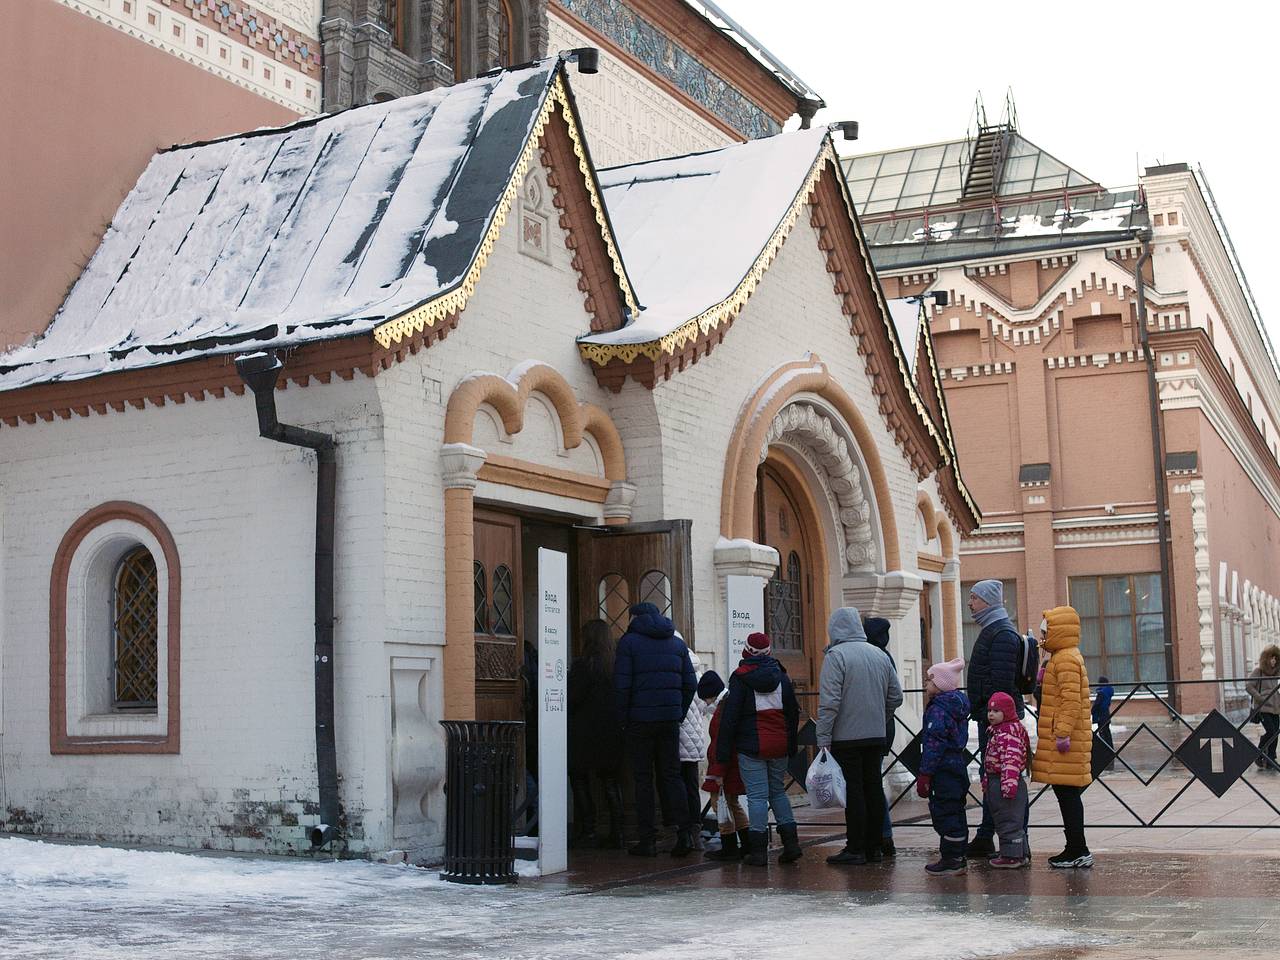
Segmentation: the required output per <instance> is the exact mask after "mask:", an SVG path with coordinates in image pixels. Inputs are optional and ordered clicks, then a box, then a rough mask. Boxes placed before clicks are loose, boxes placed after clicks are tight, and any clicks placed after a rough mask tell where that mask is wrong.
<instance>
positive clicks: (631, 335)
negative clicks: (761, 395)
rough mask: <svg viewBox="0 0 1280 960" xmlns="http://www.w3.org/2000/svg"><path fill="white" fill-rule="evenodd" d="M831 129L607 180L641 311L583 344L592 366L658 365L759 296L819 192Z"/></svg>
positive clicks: (611, 172) (618, 173)
mask: <svg viewBox="0 0 1280 960" xmlns="http://www.w3.org/2000/svg"><path fill="white" fill-rule="evenodd" d="M826 141H827V131H826V128H821V129H814V130H804V131H798V132H796V133H788V134H780V135H778V136H775V137H767V138H764V139H761V140H751V141H748V142H746V143H743V144H736V145H734V146H732V147H725V148H722V149H720V150H711V151H708V152H705V153H695V154H691V155H688V156H682V157H672V158H669V159H666V160H655V161H651V162H648V163H634V164H628V165H626V166H621V167H613V168H611V169H607V170H602V171H600V173H599V178H600V186H601V188H602V189H603V191H604V198H605V205H606V206H607V207H608V208H609V216H610V219H611V220H612V221H613V226H614V230H615V231H616V234H617V237H618V243H619V244H620V245H621V246H622V249H623V251H625V257H626V261H627V265H628V269H629V271H630V273H631V276H632V277H633V278H634V281H635V284H636V289H637V291H638V292H639V295H640V299H641V301H642V302H643V303H644V305H645V306H644V310H643V311H642V312H641V313H640V314H639V315H638V316H636V317H634V318H633V319H632V321H631V322H630V323H628V324H627V325H626V326H624V327H622V328H621V329H619V330H613V331H609V332H607V333H598V334H591V335H589V336H585V337H582V338H581V339H580V341H579V342H580V343H581V345H582V351H583V353H584V354H585V355H586V356H587V358H588V359H592V360H595V361H596V362H607V360H608V359H609V358H611V357H614V356H620V357H623V358H628V359H630V358H634V357H635V356H637V355H643V356H647V357H649V358H650V359H657V357H658V356H659V355H660V354H661V353H663V352H668V353H670V352H671V351H672V349H674V347H675V346H676V345H677V344H679V345H683V343H684V342H685V341H686V340H687V339H688V338H689V337H692V336H696V335H697V334H698V332H699V330H700V329H701V330H703V332H705V330H706V329H708V328H709V327H712V326H717V325H719V323H720V322H721V321H722V320H723V319H724V318H725V317H726V316H727V315H728V314H729V313H730V312H736V310H737V308H739V307H741V305H742V303H744V302H745V301H746V299H747V297H749V296H750V295H751V293H752V291H754V289H755V284H756V282H758V280H759V272H760V270H761V269H763V266H767V264H768V262H770V261H771V260H772V259H773V256H774V255H775V254H776V253H777V250H778V248H779V247H780V246H781V245H782V241H783V240H784V239H785V238H786V236H787V233H788V232H789V231H790V229H791V227H792V225H793V224H794V223H795V220H796V218H797V216H798V215H799V212H800V209H801V208H802V207H803V205H804V202H805V200H806V198H807V196H808V194H809V192H810V191H811V190H812V187H813V179H814V177H816V175H817V171H818V167H819V161H820V158H821V155H822V152H823V147H824V144H825V143H826Z"/></svg>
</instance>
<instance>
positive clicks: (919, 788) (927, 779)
mask: <svg viewBox="0 0 1280 960" xmlns="http://www.w3.org/2000/svg"><path fill="white" fill-rule="evenodd" d="M932 785H933V774H930V773H922V774H920V776H918V777H916V796H917V797H923V798H924V799H926V800H927V799H928V798H929V787H930V786H932Z"/></svg>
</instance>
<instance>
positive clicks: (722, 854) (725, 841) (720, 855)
mask: <svg viewBox="0 0 1280 960" xmlns="http://www.w3.org/2000/svg"><path fill="white" fill-rule="evenodd" d="M703 856H704V857H706V859H708V860H732V861H735V862H736V861H738V860H741V859H742V851H740V850H739V849H738V835H737V834H736V833H722V834H720V849H719V850H708V851H707V852H706V853H704V854H703Z"/></svg>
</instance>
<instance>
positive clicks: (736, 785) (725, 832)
mask: <svg viewBox="0 0 1280 960" xmlns="http://www.w3.org/2000/svg"><path fill="white" fill-rule="evenodd" d="M724 689H725V687H724V681H723V680H721V679H720V674H718V673H716V672H715V671H714V670H708V671H707V672H706V673H704V674H703V675H702V679H701V680H699V681H698V698H699V699H700V700H702V701H703V702H705V703H707V704H708V705H714V708H715V712H714V713H712V714H711V745H710V747H708V749H707V778H706V779H705V780H704V781H703V782H702V789H703V790H705V791H707V793H709V794H710V795H711V799H712V800H713V801H714V802H715V804H716V821H717V823H718V824H719V827H720V849H719V850H708V851H707V852H706V853H705V854H703V856H704V857H706V858H707V859H708V860H726V861H732V862H737V861H738V860H741V859H742V858H743V857H745V856H746V855H747V835H748V833H749V832H750V830H751V824H750V821H749V820H748V819H747V812H746V811H745V810H743V809H742V797H743V795H744V794H745V793H746V792H747V788H746V787H745V786H744V785H743V783H742V776H741V775H740V774H739V773H738V758H737V757H736V756H735V757H730V758H729V759H728V760H724V761H720V760H717V759H716V741H717V738H718V737H719V736H720V717H721V715H722V714H723V712H724V697H723V696H722V694H723V693H724ZM721 801H723V803H724V807H725V809H726V810H727V812H728V817H725V818H724V819H721V818H722V817H723V814H722V813H721V812H720V804H721Z"/></svg>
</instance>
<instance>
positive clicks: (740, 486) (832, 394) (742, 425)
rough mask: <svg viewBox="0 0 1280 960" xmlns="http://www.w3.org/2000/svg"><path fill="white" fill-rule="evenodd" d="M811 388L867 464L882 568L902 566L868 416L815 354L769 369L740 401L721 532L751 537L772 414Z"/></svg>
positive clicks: (724, 490) (728, 458) (895, 526)
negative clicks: (760, 459) (760, 458)
mask: <svg viewBox="0 0 1280 960" xmlns="http://www.w3.org/2000/svg"><path fill="white" fill-rule="evenodd" d="M802 393H809V394H813V395H814V396H817V397H819V398H821V399H822V400H823V401H825V402H826V403H827V404H829V405H830V406H831V407H832V408H833V410H834V411H835V412H836V414H837V415H838V416H839V417H840V419H841V420H843V421H844V424H845V425H846V426H847V428H848V429H849V432H850V434H851V435H852V437H853V441H854V444H855V445H856V446H857V449H858V453H859V454H860V455H861V457H862V460H863V462H864V463H865V465H866V469H867V474H868V480H869V481H870V485H871V490H872V493H873V497H874V501H875V507H876V508H877V514H878V520H879V527H880V533H881V537H882V540H883V545H884V548H883V555H882V557H881V561H882V564H883V566H884V569H885V570H897V569H899V568H900V567H901V552H900V548H899V543H898V524H897V518H896V516H895V514H894V510H893V498H892V496H891V491H890V488H889V481H888V478H887V477H886V475H885V471H884V463H883V462H882V461H881V459H880V450H879V448H878V447H877V446H876V442H875V437H874V436H873V435H872V433H871V429H870V427H869V426H868V425H867V421H866V418H864V417H863V415H862V412H861V411H860V410H858V407H857V405H856V404H855V403H854V402H853V398H852V397H850V396H849V394H848V393H846V392H845V390H844V389H843V388H842V387H841V386H840V385H839V384H838V383H837V382H836V381H835V379H834V378H833V377H832V376H831V374H830V372H829V371H828V370H827V367H826V364H824V363H823V362H822V361H821V360H820V359H819V358H818V357H817V356H815V355H813V354H810V355H809V357H808V358H807V359H805V360H798V361H793V362H791V363H785V364H782V365H780V366H778V367H776V368H775V369H774V370H772V371H771V372H770V373H769V374H768V375H766V376H765V378H764V379H763V380H762V381H761V382H760V384H759V386H758V387H757V388H756V390H755V392H754V393H753V394H752V395H751V397H750V398H748V400H747V402H746V403H745V404H743V407H742V411H741V413H740V415H739V417H738V422H737V424H736V425H735V427H734V430H733V434H732V436H731V437H730V440H729V446H728V450H727V455H726V461H725V473H724V481H723V485H722V489H721V496H720V532H721V534H722V535H723V536H725V537H727V538H729V539H750V538H751V535H752V531H753V522H754V518H753V515H752V514H753V507H754V502H755V487H756V464H757V462H758V455H759V453H760V451H761V450H762V449H765V448H766V446H767V444H766V440H767V438H768V435H769V431H770V428H771V427H772V425H773V422H774V420H775V418H776V417H777V416H778V414H779V413H780V412H781V411H782V409H783V408H784V407H786V406H787V405H788V404H789V403H790V402H791V401H792V400H793V399H794V398H795V397H796V396H797V395H798V394H802Z"/></svg>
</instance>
